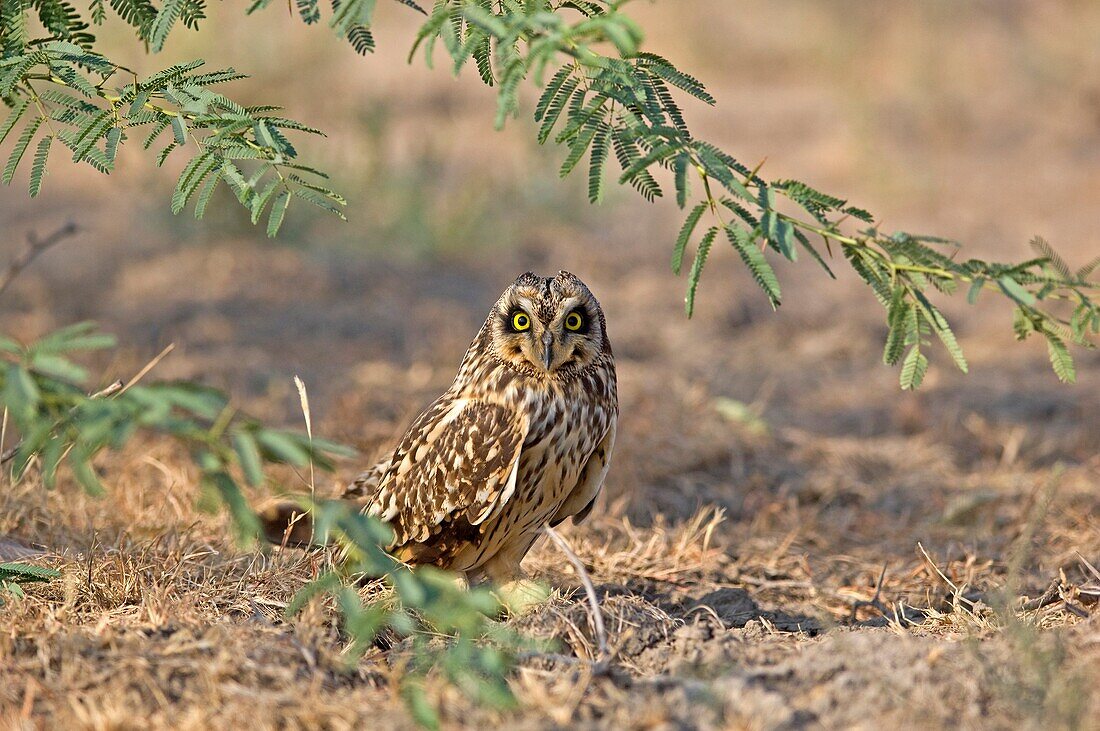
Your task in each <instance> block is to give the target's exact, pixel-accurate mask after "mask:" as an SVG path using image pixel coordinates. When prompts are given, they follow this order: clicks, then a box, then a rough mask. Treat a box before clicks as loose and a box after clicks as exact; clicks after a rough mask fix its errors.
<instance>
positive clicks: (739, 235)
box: [726, 224, 781, 308]
mask: <svg viewBox="0 0 1100 731" xmlns="http://www.w3.org/2000/svg"><path fill="white" fill-rule="evenodd" d="M726 237H727V238H728V239H729V241H730V243H731V244H733V248H735V249H737V253H738V254H739V255H740V256H741V261H743V262H744V263H745V266H747V267H748V268H749V271H750V272H751V273H752V278H753V279H754V280H755V281H756V283H757V284H758V285H760V288H761V289H762V290H764V293H765V294H766V295H768V300H769V301H770V302H771V305H772V308H776V307H779V304H780V297H781V292H780V289H779V279H778V278H777V277H776V276H775V270H774V269H772V266H771V264H769V263H768V260H767V258H766V257H765V256H764V252H763V251H761V250H760V249H759V248H757V246H756V244H755V242H754V241H753V236H752V235H751V234H750V233H749V232H748V231H746V230H745V229H743V228H742V227H740V226H737V225H734V224H731V225H729V226H726Z"/></svg>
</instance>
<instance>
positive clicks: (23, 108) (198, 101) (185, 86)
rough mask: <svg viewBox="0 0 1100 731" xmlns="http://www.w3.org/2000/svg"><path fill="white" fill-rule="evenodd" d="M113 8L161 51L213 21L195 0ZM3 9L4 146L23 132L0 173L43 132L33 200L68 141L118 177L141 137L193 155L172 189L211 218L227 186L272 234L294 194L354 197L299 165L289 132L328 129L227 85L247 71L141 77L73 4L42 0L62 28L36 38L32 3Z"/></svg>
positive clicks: (315, 200) (192, 70)
mask: <svg viewBox="0 0 1100 731" xmlns="http://www.w3.org/2000/svg"><path fill="white" fill-rule="evenodd" d="M111 7H112V8H114V9H115V10H116V12H117V13H118V15H119V16H120V17H121V18H122V19H123V20H124V21H126V22H127V23H129V24H130V25H131V26H133V27H134V29H135V30H136V31H137V34H138V36H139V37H140V38H141V39H142V40H144V41H146V42H147V43H148V44H149V46H150V47H151V48H152V49H153V50H160V48H161V47H162V46H163V44H164V41H165V39H166V38H167V35H168V33H169V32H170V31H171V29H172V27H173V26H174V25H175V24H176V23H177V21H180V20H182V21H183V23H184V24H185V25H189V26H193V25H194V23H196V22H197V21H198V19H199V18H201V17H202V12H201V8H202V4H201V2H200V3H196V2H194V1H192V2H186V1H185V0H178V1H176V0H169V1H168V2H165V3H164V4H163V5H162V6H161V8H160V9H159V10H154V9H153V8H152V6H151V5H148V4H147V3H144V2H141V1H140V0H115V1H114V2H112V3H111ZM3 8H4V9H5V11H4V20H5V24H4V25H3V26H0V47H2V48H3V55H2V56H0V98H2V99H3V101H4V103H5V105H6V106H8V107H9V108H10V111H9V112H8V115H7V117H6V119H5V121H4V122H3V124H2V125H0V144H2V143H3V141H4V139H5V138H6V137H8V135H9V134H11V133H12V132H13V131H14V130H15V129H16V128H20V129H21V131H20V133H19V135H18V137H17V138H16V140H15V143H14V144H13V146H12V148H11V150H10V152H9V153H8V157H7V161H6V164H5V165H4V168H3V173H2V176H0V180H2V181H3V183H4V184H5V185H7V184H10V183H11V181H12V179H13V178H14V176H15V173H16V171H17V170H18V169H19V168H20V166H21V163H23V162H24V161H25V153H26V152H27V150H28V148H29V147H30V145H31V143H32V142H33V141H34V140H35V139H36V138H37V139H38V142H37V145H36V147H35V152H34V156H33V161H32V162H31V165H30V174H29V175H30V182H29V189H30V194H31V196H32V197H33V196H37V195H38V194H39V193H40V192H41V190H42V185H43V179H44V177H45V174H46V171H47V163H48V160H49V156H50V152H51V150H52V149H56V146H55V145H53V143H54V142H55V141H56V142H59V143H60V144H61V145H63V146H64V147H66V148H68V150H69V152H71V153H72V155H71V159H72V162H75V163H85V164H88V165H90V166H91V167H93V168H94V169H96V170H98V171H100V172H102V173H104V174H108V173H110V172H112V171H113V170H114V166H115V160H116V157H117V153H118V148H119V145H121V144H123V143H125V142H127V141H129V140H131V139H134V138H135V137H136V136H137V135H139V134H140V135H141V137H142V138H143V139H144V147H145V148H146V149H149V148H150V147H152V146H153V145H154V144H157V145H163V147H161V149H160V151H159V153H158V155H157V157H156V164H157V166H158V167H159V166H161V165H164V163H165V162H166V161H167V159H168V157H169V156H170V155H172V153H173V152H175V151H176V150H184V151H189V152H190V155H191V157H190V159H189V160H188V161H187V162H186V164H184V166H183V170H182V172H181V173H180V175H179V179H178V181H177V184H176V189H175V191H174V193H173V195H172V211H173V212H174V213H179V212H180V211H182V210H183V209H184V208H185V207H186V206H187V204H188V202H189V201H191V200H192V199H193V198H194V197H195V196H196V194H198V198H197V202H196V205H195V208H194V212H195V215H196V217H199V218H201V217H202V216H203V214H204V213H205V211H206V205H207V203H208V202H209V200H210V198H211V197H212V196H213V194H214V191H215V189H216V188H217V186H218V184H219V183H224V184H225V185H226V186H228V187H229V188H230V190H232V191H233V193H234V195H235V196H236V198H237V200H238V201H239V202H240V203H241V205H242V206H244V207H245V208H246V209H248V211H249V213H250V214H251V217H252V221H253V222H254V223H255V222H257V221H258V220H259V219H260V217H262V216H264V215H265V214H266V216H267V230H268V234H269V235H271V236H274V235H275V234H276V233H277V232H278V230H279V227H280V225H281V224H282V221H283V217H284V216H285V214H286V209H287V206H288V204H289V202H290V200H291V198H297V199H299V200H302V201H305V202H306V203H308V204H310V205H313V206H317V207H319V208H322V209H324V210H326V211H329V212H331V213H333V214H335V215H337V216H339V217H341V218H343V217H344V215H343V211H342V209H343V207H344V206H345V205H346V201H345V200H344V198H343V197H342V196H341V195H340V194H338V193H336V192H334V191H332V190H329V189H328V188H327V187H325V185H324V183H325V181H326V179H327V175H325V173H323V172H321V171H319V170H316V169H314V168H311V167H309V166H307V165H304V164H302V163H301V162H299V160H298V152H297V150H296V149H295V147H294V146H293V145H292V144H291V142H290V140H289V139H288V137H287V135H286V133H287V132H302V133H306V134H313V135H321V132H320V131H319V130H316V129H314V128H312V127H309V126H308V125H305V124H302V123H300V122H297V121H295V120H292V119H287V118H285V117H282V116H280V115H279V114H278V108H277V107H266V106H263V107H261V106H250V107H246V106H243V105H241V104H239V103H237V102H235V101H233V100H232V99H230V98H228V97H226V96H225V95H223V94H221V93H220V92H218V91H216V90H215V88H216V87H217V86H219V85H221V84H224V83H227V82H230V81H234V80H237V79H241V78H243V76H242V75H241V74H238V73H237V72H236V71H234V70H233V69H223V70H219V71H213V72H210V71H206V70H205V69H203V66H204V62H203V61H201V60H196V61H190V62H187V63H182V64H177V65H174V66H171V67H169V68H166V69H164V70H163V71H160V72H159V73H156V74H153V75H152V76H149V77H148V78H145V79H139V78H138V77H137V76H136V75H135V74H134V73H133V72H132V71H130V70H129V69H127V68H126V67H125V66H122V65H120V64H117V63H114V62H113V61H110V60H108V59H107V58H106V57H104V56H103V55H101V54H99V53H97V52H96V51H95V50H93V49H92V48H91V44H92V43H93V42H94V37H93V36H91V35H90V34H88V33H86V32H84V29H86V28H87V27H88V25H87V24H86V23H84V22H83V21H81V20H80V16H79V14H78V13H76V11H75V10H73V9H72V8H71V6H68V5H67V4H65V3H64V2H58V3H41V4H36V5H34V8H36V9H37V11H38V13H39V19H40V21H41V22H42V24H43V25H44V26H45V27H46V28H47V29H49V30H50V31H51V32H53V33H54V36H53V37H52V38H47V39H35V40H30V39H28V38H27V37H26V35H25V34H23V33H22V32H21V31H19V29H20V28H21V27H22V25H21V24H25V20H26V18H25V15H26V14H27V13H28V12H29V11H30V9H31V7H30V6H29V5H23V4H21V3H20V2H19V1H18V0H4V5H3ZM58 8H61V9H62V10H64V12H61V11H58V10H57V9H58ZM55 11H56V12H55ZM97 22H102V20H100V21H97ZM20 125H22V126H21V127H20ZM169 128H171V136H170V137H168V138H167V139H166V138H165V135H164V133H165V131H166V130H168V129H169ZM273 202H274V203H276V204H277V205H272V203H273Z"/></svg>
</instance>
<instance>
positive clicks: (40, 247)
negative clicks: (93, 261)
mask: <svg viewBox="0 0 1100 731" xmlns="http://www.w3.org/2000/svg"><path fill="white" fill-rule="evenodd" d="M78 230H79V229H78V228H77V225H76V224H75V223H73V222H72V221H69V222H68V223H66V224H65V225H64V226H62V227H61V228H59V229H57V230H56V231H54V232H53V233H51V234H49V235H48V236H46V238H44V239H40V238H38V235H37V234H35V233H34V232H31V233H29V234H27V248H26V249H24V250H23V253H21V254H19V255H18V256H16V257H15V258H14V259H12V260H11V262H10V263H9V264H8V268H7V269H6V270H5V271H4V273H3V275H0V295H2V294H4V290H6V289H7V288H8V285H10V284H11V283H12V282H13V281H15V278H16V277H18V276H19V273H20V272H22V271H23V270H24V269H26V268H27V267H28V266H29V265H30V263H31V262H32V261H34V260H35V259H37V258H38V257H39V256H40V255H41V254H42V253H44V252H45V251H46V250H47V249H49V248H50V247H51V246H53V245H54V244H57V243H60V242H61V241H64V240H65V239H67V238H69V237H70V236H75V235H76V232H77V231H78Z"/></svg>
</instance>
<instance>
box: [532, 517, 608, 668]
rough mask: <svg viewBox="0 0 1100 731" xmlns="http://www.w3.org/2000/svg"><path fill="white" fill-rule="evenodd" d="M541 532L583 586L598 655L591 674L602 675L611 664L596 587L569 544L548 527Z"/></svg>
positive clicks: (582, 562)
mask: <svg viewBox="0 0 1100 731" xmlns="http://www.w3.org/2000/svg"><path fill="white" fill-rule="evenodd" d="M543 530H544V531H545V532H546V535H548V536H550V540H552V541H553V542H554V545H556V546H557V547H558V549H559V550H560V551H561V552H562V553H564V554H565V557H566V558H567V559H569V563H571V564H573V568H574V569H576V571H577V576H579V577H580V580H581V583H582V584H583V585H584V592H585V594H587V595H588V604H589V606H590V607H591V609H592V626H593V627H594V628H595V630H596V646H597V648H598V652H599V655H598V656H597V659H596V662H595V664H594V665H593V668H592V672H593V673H595V674H597V675H598V674H603V673H605V672H607V669H608V666H609V665H610V662H611V651H610V650H609V649H608V644H607V629H606V628H605V627H604V623H603V612H602V611H600V600H599V598H597V596H596V587H595V586H594V585H593V584H592V579H591V578H590V577H589V576H588V569H587V568H585V565H584V561H581V559H580V557H579V556H577V554H576V553H574V552H573V549H572V548H570V547H569V543H567V542H566V540H565V539H564V538H562V537H561V534H559V533H558V532H557V531H556V530H554V529H553V528H551V527H550V526H548V525H547V526H544V527H543Z"/></svg>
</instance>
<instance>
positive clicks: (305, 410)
mask: <svg viewBox="0 0 1100 731" xmlns="http://www.w3.org/2000/svg"><path fill="white" fill-rule="evenodd" d="M294 386H295V387H296V388H297V389H298V400H299V401H300V402H301V404H302V416H303V417H305V420H306V434H307V435H308V436H309V510H308V512H310V513H312V512H313V506H315V505H316V504H317V482H316V480H315V476H314V474H313V415H312V414H311V413H310V410H309V394H308V393H307V392H306V384H305V383H304V382H303V381H302V379H301V378H299V377H298V376H297V375H295V376H294ZM316 526H317V522H316V521H313V520H311V521H310V524H309V542H310V545H312V544H313V543H314V541H315V539H316V535H315V530H316ZM290 527H291V526H287V529H288V530H289V529H290Z"/></svg>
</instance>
